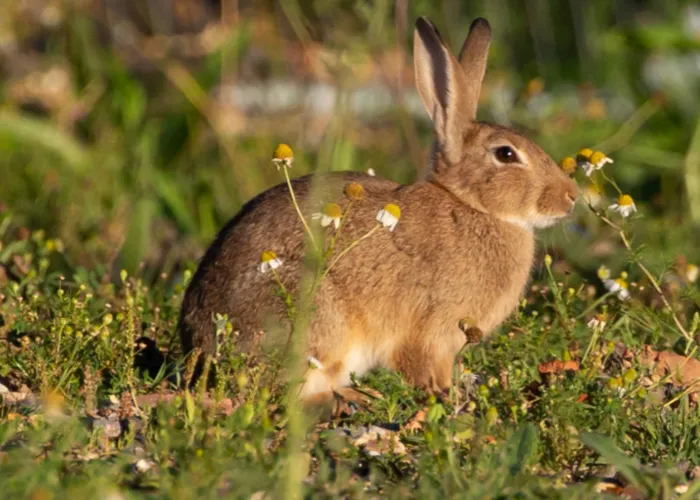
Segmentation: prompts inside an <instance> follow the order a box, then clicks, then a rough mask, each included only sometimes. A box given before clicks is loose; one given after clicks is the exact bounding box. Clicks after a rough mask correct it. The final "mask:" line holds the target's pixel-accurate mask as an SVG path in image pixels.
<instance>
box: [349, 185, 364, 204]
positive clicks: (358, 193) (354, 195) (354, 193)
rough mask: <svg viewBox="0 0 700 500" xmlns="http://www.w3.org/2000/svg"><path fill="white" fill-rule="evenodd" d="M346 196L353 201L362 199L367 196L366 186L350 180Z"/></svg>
mask: <svg viewBox="0 0 700 500" xmlns="http://www.w3.org/2000/svg"><path fill="white" fill-rule="evenodd" d="M345 196H347V197H348V198H349V199H350V200H352V201H361V200H363V199H364V198H365V188H363V187H362V184H360V183H359V182H350V183H349V184H348V185H347V186H345Z"/></svg>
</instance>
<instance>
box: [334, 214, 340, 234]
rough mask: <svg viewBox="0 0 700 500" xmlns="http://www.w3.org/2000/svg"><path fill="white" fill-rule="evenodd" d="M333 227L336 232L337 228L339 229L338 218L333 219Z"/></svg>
mask: <svg viewBox="0 0 700 500" xmlns="http://www.w3.org/2000/svg"><path fill="white" fill-rule="evenodd" d="M333 225H334V226H335V230H336V231H337V230H338V228H339V227H340V217H335V218H334V219H333Z"/></svg>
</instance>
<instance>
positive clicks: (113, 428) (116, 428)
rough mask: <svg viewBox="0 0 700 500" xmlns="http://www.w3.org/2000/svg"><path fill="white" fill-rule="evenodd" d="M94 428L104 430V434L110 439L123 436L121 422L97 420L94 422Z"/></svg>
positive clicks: (104, 419) (105, 419)
mask: <svg viewBox="0 0 700 500" xmlns="http://www.w3.org/2000/svg"><path fill="white" fill-rule="evenodd" d="M92 428H93V430H95V429H102V433H103V434H104V436H105V437H108V438H118V437H119V436H121V434H122V424H121V422H119V420H113V419H107V418H96V419H94V420H93V421H92Z"/></svg>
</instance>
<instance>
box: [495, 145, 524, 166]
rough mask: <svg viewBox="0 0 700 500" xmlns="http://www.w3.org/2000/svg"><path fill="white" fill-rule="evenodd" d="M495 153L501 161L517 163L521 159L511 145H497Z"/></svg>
mask: <svg viewBox="0 0 700 500" xmlns="http://www.w3.org/2000/svg"><path fill="white" fill-rule="evenodd" d="M493 154H494V155H495V156H496V159H497V160H498V161H500V162H501V163H517V162H519V161H520V158H518V154H517V153H516V152H515V151H514V150H513V148H511V147H510V146H500V147H497V148H496V149H495V150H494V152H493Z"/></svg>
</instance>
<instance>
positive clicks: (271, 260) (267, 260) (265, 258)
mask: <svg viewBox="0 0 700 500" xmlns="http://www.w3.org/2000/svg"><path fill="white" fill-rule="evenodd" d="M281 265H282V261H281V260H280V259H279V258H278V257H277V254H276V253H275V252H273V251H272V250H267V251H265V252H263V253H262V255H261V256H260V266H259V267H258V269H260V272H261V273H266V272H268V271H270V270H275V269H277V268H278V267H280V266H281Z"/></svg>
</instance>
